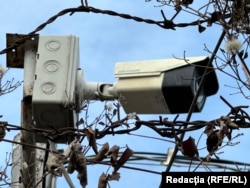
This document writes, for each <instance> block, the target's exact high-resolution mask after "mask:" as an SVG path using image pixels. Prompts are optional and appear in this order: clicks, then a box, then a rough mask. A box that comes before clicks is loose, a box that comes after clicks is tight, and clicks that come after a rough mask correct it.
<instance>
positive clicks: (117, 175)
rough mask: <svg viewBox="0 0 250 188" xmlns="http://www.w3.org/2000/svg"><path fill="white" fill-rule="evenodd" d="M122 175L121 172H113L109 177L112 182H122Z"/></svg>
mask: <svg viewBox="0 0 250 188" xmlns="http://www.w3.org/2000/svg"><path fill="white" fill-rule="evenodd" d="M120 177H121V176H120V173H119V172H115V171H114V172H113V173H112V174H111V175H109V180H110V181H112V180H116V181H119V180H120Z"/></svg>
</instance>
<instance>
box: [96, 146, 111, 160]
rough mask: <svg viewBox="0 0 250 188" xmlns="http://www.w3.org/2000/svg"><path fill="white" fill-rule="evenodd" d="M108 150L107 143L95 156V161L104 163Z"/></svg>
mask: <svg viewBox="0 0 250 188" xmlns="http://www.w3.org/2000/svg"><path fill="white" fill-rule="evenodd" d="M108 150H109V144H108V143H107V142H106V143H105V144H103V146H102V148H101V149H100V151H99V152H98V153H97V155H96V156H95V159H94V161H102V160H103V159H104V158H106V153H107V152H108Z"/></svg>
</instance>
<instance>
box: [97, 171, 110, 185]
mask: <svg viewBox="0 0 250 188" xmlns="http://www.w3.org/2000/svg"><path fill="white" fill-rule="evenodd" d="M107 184H108V176H107V175H106V174H105V173H104V172H103V173H102V175H101V176H100V177H99V181H98V188H106V187H107Z"/></svg>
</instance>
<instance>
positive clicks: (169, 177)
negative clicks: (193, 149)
mask: <svg viewBox="0 0 250 188" xmlns="http://www.w3.org/2000/svg"><path fill="white" fill-rule="evenodd" d="M249 181H250V172H162V182H161V188H176V187H178V186H179V185H180V187H181V186H185V188H193V187H195V188H199V187H202V188H206V187H210V188H211V187H212V188H221V186H222V185H226V187H227V188H230V187H234V188H235V187H237V188H243V187H244V188H246V187H250V182H249Z"/></svg>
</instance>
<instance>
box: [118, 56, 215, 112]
mask: <svg viewBox="0 0 250 188" xmlns="http://www.w3.org/2000/svg"><path fill="white" fill-rule="evenodd" d="M208 61H209V58H208V57H191V58H186V59H185V60H183V59H174V58H173V59H163V60H152V61H136V62H121V63H117V64H116V66H115V76H116V77H117V78H118V79H119V80H118V81H117V83H116V84H115V85H114V87H115V91H116V92H117V93H116V94H117V97H119V98H120V101H121V104H122V106H123V108H124V110H125V111H126V112H127V113H130V112H136V113H137V114H175V113H187V112H188V111H189V108H190V106H191V103H192V101H193V99H194V96H195V95H196V93H197V90H198V87H199V85H200V82H201V78H202V76H203V73H204V71H205V68H206V66H207V64H208ZM217 90H218V81H217V77H216V74H215V71H214V69H213V67H212V65H209V67H208V73H207V75H206V80H205V83H204V86H203V88H202V90H201V92H200V94H199V96H198V100H197V102H196V104H195V108H194V112H200V111H201V110H202V108H203V106H204V104H205V100H206V97H208V96H211V95H213V94H215V93H216V92H217Z"/></svg>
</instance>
